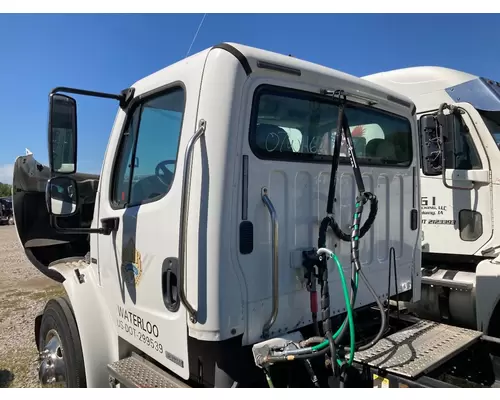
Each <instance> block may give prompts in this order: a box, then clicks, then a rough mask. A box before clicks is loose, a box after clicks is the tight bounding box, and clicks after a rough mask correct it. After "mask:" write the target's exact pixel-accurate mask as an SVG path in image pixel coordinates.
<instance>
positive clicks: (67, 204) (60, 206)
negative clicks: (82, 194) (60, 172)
mask: <svg viewBox="0 0 500 400" xmlns="http://www.w3.org/2000/svg"><path fill="white" fill-rule="evenodd" d="M45 202H46V204H47V211H48V212H49V214H51V215H55V216H57V217H71V216H72V215H75V214H76V213H77V212H78V206H79V204H78V203H79V197H78V186H77V184H76V181H75V180H74V179H72V178H69V177H67V176H57V177H55V178H52V179H50V180H49V181H48V182H47V186H46V188H45Z"/></svg>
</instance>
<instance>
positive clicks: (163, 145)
mask: <svg viewBox="0 0 500 400" xmlns="http://www.w3.org/2000/svg"><path fill="white" fill-rule="evenodd" d="M184 104H185V93H184V89H182V88H180V87H179V88H175V89H170V90H169V91H168V92H163V93H162V94H160V95H156V96H154V97H151V98H147V99H146V100H145V101H144V102H143V103H142V104H140V105H138V106H137V107H136V108H135V111H134V112H133V114H132V115H131V117H130V118H129V122H128V125H127V129H125V131H124V134H123V137H122V141H121V143H120V148H119V156H118V158H117V164H116V166H115V175H114V182H113V191H112V196H111V201H112V204H113V205H114V206H115V207H117V208H123V207H132V206H135V205H139V204H144V203H150V202H152V201H155V200H159V199H160V198H162V197H163V196H164V195H165V194H166V193H167V192H168V191H169V190H170V187H171V185H172V183H173V179H174V174H175V169H176V163H177V151H178V146H179V139H180V134H181V130H182V120H183V116H184Z"/></svg>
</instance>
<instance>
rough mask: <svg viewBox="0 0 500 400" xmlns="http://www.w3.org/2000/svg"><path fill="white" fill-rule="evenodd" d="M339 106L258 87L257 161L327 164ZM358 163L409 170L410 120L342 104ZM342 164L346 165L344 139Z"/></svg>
mask: <svg viewBox="0 0 500 400" xmlns="http://www.w3.org/2000/svg"><path fill="white" fill-rule="evenodd" d="M338 112H339V109H338V105H337V104H336V102H335V101H334V100H333V99H328V98H326V97H324V96H320V95H316V94H314V93H308V92H302V91H297V90H291V89H285V88H278V87H274V86H267V85H266V86H260V87H259V88H258V89H257V90H256V92H255V94H254V101H253V107H252V120H251V125H250V134H249V141H250V147H251V148H252V151H253V152H254V153H255V155H256V156H257V157H259V158H261V159H269V160H283V161H297V162H300V161H302V162H303V161H315V162H322V161H325V162H326V161H330V162H331V159H332V154H333V145H334V143H335V135H336V130H337V119H338ZM345 115H346V116H347V119H348V122H349V126H350V130H351V133H352V136H353V142H354V146H355V149H356V155H357V157H358V162H359V164H360V165H374V166H376V165H391V166H400V167H408V166H409V165H410V164H411V162H412V158H413V153H412V134H411V124H410V121H409V120H408V119H406V118H404V117H402V116H399V115H395V114H391V113H389V112H386V111H382V110H378V109H374V108H369V107H367V106H363V105H358V104H353V103H349V102H347V103H346V108H345ZM340 162H341V163H349V159H348V154H347V148H346V144H345V142H344V140H342V146H341V160H340Z"/></svg>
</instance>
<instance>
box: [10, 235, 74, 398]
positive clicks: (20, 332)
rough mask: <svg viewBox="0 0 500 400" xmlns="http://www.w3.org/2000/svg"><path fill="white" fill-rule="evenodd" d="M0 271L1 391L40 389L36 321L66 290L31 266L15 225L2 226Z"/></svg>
mask: <svg viewBox="0 0 500 400" xmlns="http://www.w3.org/2000/svg"><path fill="white" fill-rule="evenodd" d="M0 270H1V271H2V279H1V280H0V388H5V387H40V385H39V383H38V372H37V362H36V360H37V355H38V354H37V349H36V346H35V339H34V320H35V316H36V315H37V314H38V313H39V312H40V311H42V310H43V307H44V305H45V303H46V301H47V300H48V299H50V298H51V297H55V296H59V295H62V294H64V289H63V287H62V285H60V284H57V283H55V282H53V281H52V280H50V279H48V278H46V277H45V276H44V275H43V274H42V273H40V272H39V271H38V270H37V269H36V268H35V267H33V266H32V265H31V263H30V262H29V261H28V259H27V258H26V256H25V255H24V252H23V250H22V248H21V246H20V244H19V242H18V239H17V232H16V227H15V226H8V225H0Z"/></svg>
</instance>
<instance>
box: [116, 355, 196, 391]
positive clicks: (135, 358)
mask: <svg viewBox="0 0 500 400" xmlns="http://www.w3.org/2000/svg"><path fill="white" fill-rule="evenodd" d="M108 371H109V376H110V378H111V379H110V381H112V380H115V381H117V382H118V383H119V384H120V387H126V388H189V387H190V386H188V385H186V384H185V383H184V382H182V381H181V380H179V379H177V378H176V377H174V376H172V375H170V374H169V373H168V372H165V371H163V370H162V369H160V368H158V367H157V366H156V365H154V364H152V363H151V362H149V361H148V360H146V359H144V358H143V357H141V356H139V355H138V354H136V353H132V355H131V356H130V357H128V358H124V359H122V360H119V361H116V362H114V363H112V364H109V365H108Z"/></svg>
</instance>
